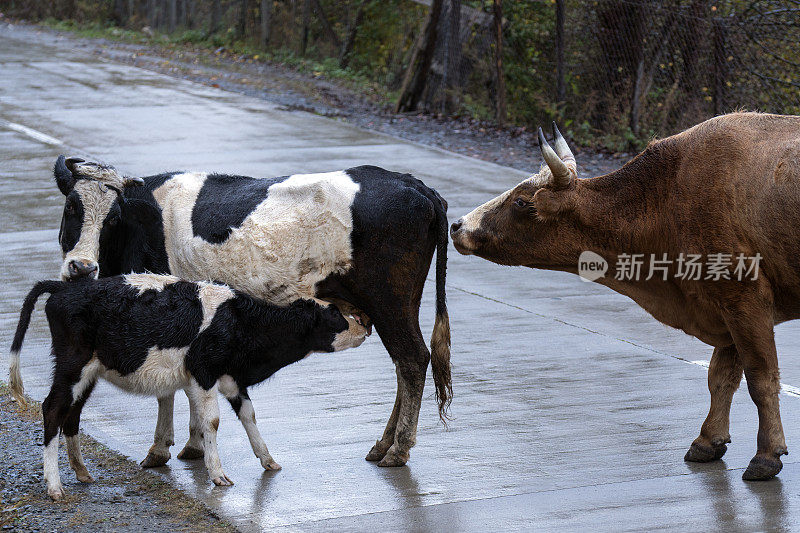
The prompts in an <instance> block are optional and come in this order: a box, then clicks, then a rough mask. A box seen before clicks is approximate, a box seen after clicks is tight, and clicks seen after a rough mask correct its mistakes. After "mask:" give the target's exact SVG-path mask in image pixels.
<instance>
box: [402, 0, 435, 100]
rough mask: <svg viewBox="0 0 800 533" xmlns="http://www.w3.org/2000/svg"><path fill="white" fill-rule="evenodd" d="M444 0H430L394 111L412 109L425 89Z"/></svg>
mask: <svg viewBox="0 0 800 533" xmlns="http://www.w3.org/2000/svg"><path fill="white" fill-rule="evenodd" d="M443 3H444V0H432V1H431V10H430V12H429V14H428V20H427V22H426V23H425V29H424V30H423V34H422V35H423V37H422V39H421V40H418V41H417V43H418V46H417V47H415V49H414V53H413V54H412V55H411V62H410V63H409V65H408V70H406V76H405V78H404V79H403V86H402V87H401V89H400V98H399V99H398V100H397V107H396V108H395V112H397V113H399V112H401V111H414V110H415V109H416V108H417V104H418V103H419V100H420V98H421V97H422V92H423V91H424V90H425V83H426V82H427V78H428V72H429V71H430V69H431V63H432V62H433V54H434V52H435V51H436V35H437V33H438V27H439V17H440V16H441V14H442V4H443Z"/></svg>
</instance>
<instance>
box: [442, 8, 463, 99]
mask: <svg viewBox="0 0 800 533" xmlns="http://www.w3.org/2000/svg"><path fill="white" fill-rule="evenodd" d="M447 37H448V40H447V58H446V61H447V67H446V68H445V69H444V79H443V80H442V81H443V82H444V83H443V85H444V94H442V105H443V107H445V108H446V107H448V106H447V104H448V103H450V102H451V100H454V99H455V98H456V91H453V90H452V89H459V88H460V87H461V85H462V79H461V0H450V20H449V25H448V30H447ZM448 89H451V90H449V91H448ZM451 107H456V106H455V105H454V106H451Z"/></svg>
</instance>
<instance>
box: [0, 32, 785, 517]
mask: <svg viewBox="0 0 800 533" xmlns="http://www.w3.org/2000/svg"><path fill="white" fill-rule="evenodd" d="M60 153H67V154H68V155H79V156H83V157H86V158H91V159H99V160H103V161H106V162H109V163H112V164H114V165H116V166H117V167H118V168H119V169H121V170H122V171H124V172H126V173H131V174H138V175H144V174H151V173H156V172H159V171H163V170H175V169H197V170H219V171H228V172H235V173H242V174H248V175H254V176H273V175H284V174H290V173H298V172H318V171H329V170H337V169H341V168H346V167H350V166H354V165H359V164H367V163H369V164H377V165H380V166H384V167H386V168H389V169H393V170H398V171H409V172H412V173H414V174H415V175H416V176H417V177H419V178H421V179H422V180H424V181H425V182H426V183H427V184H429V185H431V186H433V187H435V188H436V189H437V190H438V191H439V192H440V193H441V194H442V195H443V196H444V197H445V198H446V199H447V200H448V202H449V203H450V212H449V216H450V218H451V220H454V219H456V218H458V217H459V216H461V215H463V214H465V213H466V212H468V211H469V210H470V209H472V208H473V207H474V206H475V205H477V204H479V203H482V202H483V201H485V200H487V199H488V198H490V197H492V196H494V195H495V194H497V193H499V192H501V191H503V190H505V189H507V188H509V187H510V186H511V185H513V184H515V183H516V182H517V181H519V180H520V179H521V178H522V177H524V175H523V174H521V173H520V172H518V171H514V170H511V169H507V168H503V167H499V166H496V165H492V164H489V163H485V162H481V161H477V160H473V159H469V158H465V157H462V156H458V155H453V154H450V153H447V152H443V151H440V150H436V149H432V148H428V147H424V146H419V145H415V144H411V143H408V142H405V141H399V140H397V139H394V138H390V137H384V136H381V135H378V134H375V133H367V132H364V131H362V130H359V129H357V128H354V127H351V126H349V125H346V124H342V123H338V122H336V121H333V120H329V119H325V118H321V117H317V116H313V115H309V114H306V113H303V112H287V111H281V110H279V109H277V108H276V107H275V106H273V105H271V104H269V103H266V102H263V101H259V100H254V99H250V98H247V97H244V96H240V95H235V94H231V93H226V92H223V91H220V90H215V89H212V88H207V87H203V86H200V85H196V84H192V83H189V82H183V81H180V80H176V79H173V78H169V77H165V76H162V75H158V74H154V73H151V72H148V71H145V70H140V69H136V68H133V67H129V66H123V65H119V64H115V63H109V62H100V61H98V60H96V59H95V58H93V57H90V56H87V55H83V54H82V53H79V52H75V51H71V50H68V49H66V48H65V47H63V46H59V43H58V42H57V41H56V40H54V39H53V38H51V37H47V36H38V37H37V36H35V35H33V34H32V33H31V32H30V30H20V29H9V28H6V27H0V250H2V263H0V264H2V267H0V345H2V347H3V355H2V358H0V365H2V366H3V367H4V368H5V367H6V365H7V355H6V351H7V349H8V346H9V345H10V342H11V336H12V334H13V328H14V327H15V325H16V320H17V317H18V315H17V313H18V310H19V305H20V303H21V301H22V297H23V295H24V293H25V292H26V291H27V290H28V289H29V288H30V286H31V284H32V282H33V281H34V280H37V279H43V278H54V277H55V276H56V275H57V272H58V267H59V265H60V253H59V249H58V246H57V242H56V239H57V233H58V231H57V230H58V222H59V217H60V211H61V209H62V206H63V201H62V197H61V195H60V193H59V192H58V190H57V188H56V187H55V185H54V183H53V182H52V173H51V167H52V164H53V162H54V160H55V158H56V156H57V155H58V154H60ZM449 258H450V260H449V272H448V284H447V290H448V299H449V307H450V317H451V321H452V334H453V381H454V388H455V394H456V396H455V400H454V402H453V410H452V412H453V415H454V417H455V420H454V421H453V422H451V424H450V426H449V428H447V429H445V428H444V427H443V426H442V425H440V424H439V422H438V419H437V416H436V408H435V402H434V400H433V390H434V389H433V383H432V382H429V383H428V385H427V386H426V394H425V401H424V403H423V407H422V413H421V416H420V426H419V432H418V444H417V446H416V447H415V448H414V449H413V450H412V455H411V461H410V462H409V464H408V466H407V467H404V468H398V469H380V468H378V467H376V466H375V464H373V463H368V462H366V461H364V455H365V454H366V452H367V451H368V450H369V449H370V446H371V445H372V443H373V442H374V441H375V439H376V438H378V437H379V436H380V434H381V432H382V431H383V426H384V424H385V422H386V419H387V418H388V416H389V413H390V412H391V409H392V403H393V400H394V391H395V375H394V371H393V368H392V364H391V361H390V359H389V357H388V356H387V354H386V352H385V350H384V349H383V347H382V345H381V344H380V342H379V340H378V339H377V337H375V336H373V337H372V338H370V339H368V341H367V342H366V343H365V344H364V345H363V346H362V347H360V348H358V349H356V350H350V351H348V352H344V353H340V354H336V355H324V356H323V355H316V356H313V357H311V358H309V359H307V360H305V361H303V362H301V363H298V364H296V365H294V366H292V367H289V368H286V369H284V370H282V371H281V372H279V373H278V374H277V375H276V376H275V377H274V378H273V379H271V380H269V381H268V382H267V383H265V384H263V385H262V386H261V387H259V388H257V389H255V390H254V391H253V392H252V394H251V395H252V397H253V401H254V403H255V409H256V413H257V418H258V423H259V426H260V428H261V430H262V433H263V434H264V437H265V439H266V441H267V444H268V445H269V448H270V451H271V452H272V455H273V456H274V457H275V459H276V460H277V461H278V462H279V463H281V464H282V465H283V467H284V469H283V470H282V471H280V472H277V473H264V472H263V470H262V469H261V467H260V464H259V462H258V460H257V459H256V458H255V457H254V456H253V454H252V452H251V451H250V447H249V444H248V441H247V438H246V435H245V433H244V431H243V430H242V428H241V426H240V425H239V423H238V421H237V420H236V418H235V416H234V415H233V413H232V412H231V411H230V409H228V408H227V407H226V406H225V405H221V407H222V409H223V416H222V424H221V428H220V435H219V443H220V452H221V459H222V462H223V466H224V467H225V469H226V471H227V473H228V475H229V476H230V477H231V478H232V479H233V480H234V481H235V482H236V485H235V486H233V487H230V488H218V487H214V486H213V485H212V484H211V483H210V481H208V479H207V477H206V473H205V469H204V467H203V464H202V461H193V462H182V461H179V460H177V459H175V458H174V456H175V455H176V454H177V452H178V450H180V447H181V446H182V444H183V442H185V439H186V438H187V436H188V407H187V403H186V400H185V398H184V397H183V395H182V394H179V395H178V396H177V397H176V398H177V399H176V416H175V429H176V441H177V442H178V444H177V445H176V446H175V447H173V459H172V460H171V461H170V463H169V465H168V466H167V467H164V468H162V469H159V470H160V471H161V472H163V474H164V475H165V476H166V477H167V478H168V479H171V480H173V481H174V483H176V484H177V485H178V486H180V487H182V488H183V489H185V490H186V491H187V492H189V493H190V494H193V495H195V496H196V497H198V498H200V499H202V500H203V501H205V502H206V503H207V504H209V505H210V506H212V507H213V508H214V509H216V510H217V511H218V512H219V513H220V514H221V515H224V516H225V517H226V518H228V519H230V520H231V521H232V522H234V523H235V524H237V525H238V526H239V527H241V528H242V529H244V530H258V529H278V530H280V529H281V528H283V529H285V530H331V531H343V530H418V531H424V530H429V531H430V530H437V531H449V530H475V531H485V530H487V529H489V530H509V529H528V530H553V529H568V530H575V529H581V530H583V529H590V528H591V529H601V530H603V529H615V530H652V529H659V528H665V529H676V530H709V529H724V530H730V531H736V530H741V531H752V530H781V529H786V530H792V529H797V528H798V527H800V497H799V495H800V464H798V463H797V462H796V461H797V455H796V454H795V453H792V455H789V456H788V457H785V458H784V465H785V467H784V470H783V472H782V473H781V474H780V476H779V478H778V479H776V480H773V481H769V482H763V483H754V484H746V483H744V482H743V481H742V480H741V479H740V476H741V474H742V471H743V469H744V467H746V466H747V463H748V461H749V459H750V457H751V456H752V455H753V454H754V453H755V432H756V426H757V419H756V411H755V407H754V406H753V405H752V403H751V402H750V399H749V397H748V395H747V392H746V390H740V392H739V393H738V394H737V396H736V398H735V400H734V406H733V411H732V415H731V426H732V428H731V433H732V437H733V444H732V445H731V446H730V447H729V451H728V454H727V455H726V456H725V459H724V461H720V462H717V463H712V464H707V465H691V464H685V463H684V462H683V454H684V453H685V451H686V449H687V448H688V446H689V444H690V443H691V441H692V440H693V439H694V438H695V437H696V436H697V432H698V431H699V428H700V424H701V422H702V420H703V418H704V416H705V413H706V410H707V407H708V402H709V397H708V392H707V390H706V385H705V376H706V370H705V368H704V367H703V366H702V361H707V360H708V359H709V357H710V353H711V350H710V349H709V348H708V347H706V346H705V345H703V344H702V343H700V342H699V341H697V340H694V339H692V338H689V337H687V336H685V335H683V334H682V333H679V332H677V331H673V330H670V329H667V328H666V327H665V326H662V325H660V324H658V323H656V322H655V321H654V320H653V319H651V318H650V317H648V316H647V315H646V314H645V313H644V312H643V311H641V310H640V309H639V308H638V307H636V306H635V305H634V304H633V303H632V302H630V301H629V300H627V299H625V298H623V297H621V296H619V295H616V294H615V293H612V292H610V291H609V290H607V289H605V288H603V287H601V286H598V285H594V284H588V283H583V282H581V281H580V280H579V279H578V278H577V277H573V276H571V275H568V274H561V273H551V272H543V271H533V270H527V269H522V268H515V269H512V268H504V267H499V266H496V265H492V264H490V263H488V262H485V261H483V260H480V259H477V258H474V257H463V256H460V255H458V254H457V253H456V252H455V250H454V249H453V248H452V247H451V248H450V256H449ZM431 279H432V278H431ZM433 292H434V291H433V283H432V282H429V283H428V286H427V287H426V293H425V297H424V300H423V309H422V312H421V321H422V325H423V331H424V332H426V335H427V334H428V333H429V332H430V330H431V327H432V325H433V315H434V313H433ZM39 309H41V305H40V306H39ZM777 340H778V349H779V353H780V361H781V367H782V370H783V374H782V381H783V382H784V383H785V384H788V385H799V386H800V364H798V357H797V355H798V347H800V330H798V327H797V326H796V325H795V324H792V323H789V324H785V325H782V326H780V327H778V328H777ZM48 344H49V339H48V338H47V332H46V321H45V319H44V317H43V314H42V313H41V312H38V313H37V314H36V315H35V316H34V321H33V325H32V327H31V330H30V332H29V334H28V341H27V344H26V346H25V349H24V350H23V353H22V361H23V377H24V379H25V383H26V386H27V389H28V392H29V393H30V394H31V395H32V396H33V397H35V398H37V399H42V398H43V397H44V396H45V395H46V393H47V388H48V387H49V375H50V370H49V364H50V363H49V356H48V349H49V348H48ZM781 399H782V414H783V420H784V426H785V430H786V439H787V443H788V445H789V450H790V451H793V450H797V451H800V428H798V424H797V423H796V422H797V421H798V420H800V395H798V394H796V393H792V391H791V390H789V392H788V393H786V394H783V395H782V397H781ZM155 414H156V402H155V400H154V399H149V398H139V397H134V396H131V395H127V394H125V393H122V392H120V391H117V390H115V389H113V388H112V387H111V386H108V385H102V386H100V387H98V389H97V390H96V391H95V393H94V395H93V397H92V399H91V400H90V401H89V403H88V405H87V407H86V409H85V410H84V417H83V428H84V429H85V430H86V431H88V432H89V433H91V434H92V435H93V436H95V437H96V438H98V439H99V440H101V441H102V442H104V443H106V444H107V445H109V446H111V447H112V448H114V449H116V450H119V451H120V452H122V453H123V454H126V455H128V456H130V457H131V458H133V459H135V460H140V459H141V458H143V457H144V455H145V454H146V452H147V449H148V447H149V446H150V444H151V442H152V434H153V428H154V426H155ZM4 445H6V446H9V445H10V446H13V443H5V444H4ZM61 460H62V461H66V455H65V452H64V448H63V447H62V457H61ZM89 467H90V470H91V465H89ZM64 481H65V489H66V490H67V491H69V489H70V486H71V485H72V484H73V483H74V480H72V479H64Z"/></svg>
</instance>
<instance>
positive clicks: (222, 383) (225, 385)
mask: <svg viewBox="0 0 800 533" xmlns="http://www.w3.org/2000/svg"><path fill="white" fill-rule="evenodd" d="M218 386H219V392H220V393H221V394H222V395H223V396H225V398H227V399H228V401H229V402H230V404H231V407H232V408H233V411H234V412H235V413H236V416H237V417H239V421H240V422H241V423H242V426H243V427H244V430H245V432H246V433H247V438H248V439H249V440H250V447H251V448H252V449H253V453H255V454H256V457H258V459H259V460H260V461H261V466H263V467H264V469H265V470H280V469H281V465H279V464H278V463H276V462H275V459H273V458H272V456H271V455H270V453H269V450H268V449H267V444H266V443H265V442H264V439H263V438H262V437H261V433H260V432H259V431H258V426H257V425H256V412H255V409H253V402H252V401H250V396H249V395H248V394H247V389H246V388H244V389H239V385H237V384H236V381H234V379H233V378H232V377H230V376H222V377H221V378H220V379H219V383H218Z"/></svg>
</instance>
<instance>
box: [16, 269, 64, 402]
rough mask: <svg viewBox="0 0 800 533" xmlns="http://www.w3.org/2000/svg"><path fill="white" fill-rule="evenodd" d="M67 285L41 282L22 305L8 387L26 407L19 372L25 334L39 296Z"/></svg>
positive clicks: (34, 287)
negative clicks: (20, 353) (20, 354)
mask: <svg viewBox="0 0 800 533" xmlns="http://www.w3.org/2000/svg"><path fill="white" fill-rule="evenodd" d="M65 285H66V282H64V281H40V282H39V283H37V284H36V285H34V286H33V288H32V289H31V291H30V292H29V293H28V295H27V296H26V297H25V302H23V304H22V311H20V314H19V323H18V324H17V332H16V333H15V334H14V342H12V343H11V357H10V361H9V365H8V386H9V388H10V389H11V394H12V395H13V396H14V399H15V400H16V401H17V402H18V403H19V404H20V405H25V404H26V403H27V402H26V400H25V387H24V386H23V385H22V374H21V373H20V371H19V352H20V351H21V350H22V341H23V340H25V332H27V331H28V326H29V325H30V323H31V315H32V314H33V308H34V307H35V306H36V300H38V299H39V296H41V295H42V294H44V293H50V294H52V293H55V292H58V291H60V290H61V289H62V288H64V286H65Z"/></svg>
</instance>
